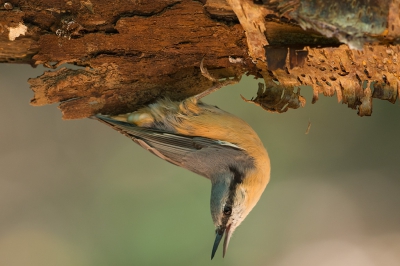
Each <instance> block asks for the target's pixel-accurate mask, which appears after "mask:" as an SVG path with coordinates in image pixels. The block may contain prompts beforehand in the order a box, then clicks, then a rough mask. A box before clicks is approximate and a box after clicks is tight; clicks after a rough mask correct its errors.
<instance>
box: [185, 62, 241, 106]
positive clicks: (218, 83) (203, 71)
mask: <svg viewBox="0 0 400 266" xmlns="http://www.w3.org/2000/svg"><path fill="white" fill-rule="evenodd" d="M203 61H204V57H203V59H201V63H200V71H201V74H202V75H203V76H204V77H206V78H207V79H209V80H211V81H213V82H216V84H215V85H214V86H212V87H211V88H209V89H208V90H205V91H203V92H201V93H199V94H197V95H195V96H193V97H194V98H195V99H196V100H200V99H201V98H203V97H205V96H207V95H209V94H211V93H213V92H214V91H217V90H219V89H220V88H222V87H225V86H227V85H231V84H236V83H238V82H239V81H240V77H235V78H234V79H227V80H224V81H218V80H217V79H216V78H214V77H213V76H211V74H210V73H209V72H208V70H207V68H205V67H204V66H203Z"/></svg>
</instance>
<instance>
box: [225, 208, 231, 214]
mask: <svg viewBox="0 0 400 266" xmlns="http://www.w3.org/2000/svg"><path fill="white" fill-rule="evenodd" d="M224 214H225V215H231V214H232V208H231V207H230V206H225V207H224Z"/></svg>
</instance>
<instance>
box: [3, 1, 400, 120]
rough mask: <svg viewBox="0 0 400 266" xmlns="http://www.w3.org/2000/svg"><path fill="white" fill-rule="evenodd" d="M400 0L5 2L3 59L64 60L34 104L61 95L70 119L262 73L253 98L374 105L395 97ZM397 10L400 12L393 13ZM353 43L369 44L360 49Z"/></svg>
mask: <svg viewBox="0 0 400 266" xmlns="http://www.w3.org/2000/svg"><path fill="white" fill-rule="evenodd" d="M399 6H400V0H395V1H389V0H387V1H369V2H368V3H366V2H365V1H355V0H354V1H347V0H337V1H335V2H331V3H328V2H327V1H322V0H312V1H309V0H307V1H306V0H291V1H289V0H286V1H272V0H271V1H250V0H218V1H191V0H165V1H150V0H120V1H105V0H85V1H75V0H69V1H68V0H66V1H54V0H42V1H39V2H38V1H33V0H25V1H22V0H21V1H18V0H15V1H8V2H2V7H1V9H0V62H17V63H29V64H31V65H33V66H35V65H38V64H43V65H45V66H47V67H49V68H56V67H58V66H60V65H62V64H65V63H70V64H74V65H76V66H81V67H82V68H79V69H68V68H61V69H59V70H55V71H48V72H45V73H44V74H43V75H42V76H40V77H38V78H32V79H30V80H29V82H30V84H31V88H32V90H33V91H34V92H35V96H34V98H33V99H32V102H31V103H32V104H33V105H45V104H50V103H57V102H59V103H60V109H61V111H62V113H63V118H65V119H76V118H84V117H88V116H90V115H93V114H95V113H99V112H101V113H105V114H117V113H123V112H128V111H132V110H134V109H136V108H137V107H138V106H140V105H142V104H146V103H149V102H151V101H153V100H154V99H156V98H157V97H160V96H166V95H168V96H169V97H171V98H172V99H183V98H185V97H188V96H190V95H193V94H196V93H199V92H201V91H203V90H205V89H207V88H208V87H210V86H211V85H212V81H210V80H209V79H207V78H205V77H203V76H202V75H201V73H200V69H199V65H200V61H201V60H202V58H203V57H204V58H205V59H204V65H205V66H206V67H207V68H208V70H209V71H210V72H211V75H212V76H214V77H217V78H228V77H233V76H236V77H240V76H241V75H242V74H243V73H248V74H253V75H256V76H257V77H260V78H261V77H262V78H263V79H264V81H265V85H266V88H265V89H264V88H262V87H260V88H259V91H258V93H257V97H256V98H255V99H253V100H252V102H254V103H256V104H258V105H260V106H262V107H263V108H264V109H266V110H269V111H274V112H284V111H287V110H288V108H298V107H300V106H304V104H305V100H304V98H303V97H302V96H301V95H300V91H299V90H298V91H297V92H294V91H295V90H296V89H295V88H296V87H298V86H299V85H311V86H312V87H313V90H314V98H313V102H315V101H316V100H317V99H318V95H319V93H323V94H324V95H327V96H332V95H334V94H336V95H337V98H338V100H339V101H342V102H343V103H347V104H348V105H349V107H351V108H354V109H358V113H359V115H361V116H362V115H370V114H371V112H372V98H380V99H385V100H389V101H390V102H393V103H394V102H395V101H396V99H397V96H398V95H399V93H400V85H399V84H400V77H399V73H400V67H399V62H398V61H397V56H398V54H399V52H400V48H399V46H398V44H397V43H398V40H399V35H400V34H399V33H400V23H399V21H400V19H399V16H398V14H399ZM396 12H397V13H396ZM350 47H351V48H356V49H361V50H352V49H350Z"/></svg>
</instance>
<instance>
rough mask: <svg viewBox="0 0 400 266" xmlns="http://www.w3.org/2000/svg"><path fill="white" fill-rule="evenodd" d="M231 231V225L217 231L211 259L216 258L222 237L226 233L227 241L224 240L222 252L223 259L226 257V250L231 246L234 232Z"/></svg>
mask: <svg viewBox="0 0 400 266" xmlns="http://www.w3.org/2000/svg"><path fill="white" fill-rule="evenodd" d="M230 229H231V225H228V226H226V227H221V228H219V229H217V231H216V236H215V241H214V246H213V249H212V252H211V259H213V258H214V255H215V252H216V251H217V249H218V246H219V242H221V239H222V236H223V235H224V233H225V239H224V250H223V252H222V257H223V258H224V257H225V254H226V250H227V249H228V245H229V240H230V239H231V235H232V231H231V230H230Z"/></svg>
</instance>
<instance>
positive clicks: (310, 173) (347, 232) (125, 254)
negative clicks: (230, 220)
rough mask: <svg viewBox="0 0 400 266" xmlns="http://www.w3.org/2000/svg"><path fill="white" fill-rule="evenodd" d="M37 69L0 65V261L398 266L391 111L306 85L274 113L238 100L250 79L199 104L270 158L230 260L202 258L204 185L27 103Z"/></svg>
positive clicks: (116, 138) (94, 129)
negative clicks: (239, 125)
mask: <svg viewBox="0 0 400 266" xmlns="http://www.w3.org/2000/svg"><path fill="white" fill-rule="evenodd" d="M42 72H43V69H42V68H40V67H38V68H36V69H32V68H30V67H29V66H24V65H6V64H0V86H1V87H0V103H1V104H0V116H1V121H2V125H1V128H0V265H4V266H14V265H18V266H20V265H35V266H36V265H38V266H39V265H40V266H46V265H52V266H54V265H57V266H63V265H68V266H69V265H74V266H79V265H96V266H102V265H269V266H292V265H296V266H303V265H304V266H313V265H318V266H320V265H327V266H328V265H329V266H331V265H351V266H353V265H360V266H361V265H362V266H371V265H385V266H387V265H389V266H390V265H399V261H400V211H399V208H400V174H399V169H400V161H399V158H400V156H399V155H400V139H399V138H400V123H399V119H400V108H399V103H398V102H397V103H396V104H395V105H392V104H390V103H389V102H386V101H381V100H374V103H373V104H374V106H373V107H374V109H373V115H372V117H363V118H360V117H358V116H357V114H356V111H354V110H351V109H348V108H347V106H345V105H342V104H338V103H337V100H336V98H335V97H333V98H326V97H323V96H321V97H320V100H319V101H318V102H317V103H316V104H314V105H311V104H310V102H311V97H312V93H311V89H303V90H302V94H303V95H304V96H305V97H306V99H307V105H306V107H305V108H302V109H298V110H290V111H288V112H287V113H284V114H271V113H267V112H265V111H263V110H262V109H261V108H259V107H257V106H255V105H252V104H248V103H245V102H243V101H242V100H241V99H240V96H239V94H242V95H244V96H245V97H246V98H251V97H252V96H254V95H255V93H256V90H257V83H258V80H254V79H252V78H251V77H247V78H244V79H243V80H242V82H241V83H240V84H238V85H235V86H231V87H226V88H223V89H221V90H220V91H218V92H216V93H214V94H212V95H210V96H208V97H206V98H205V99H204V101H205V102H207V103H210V104H215V105H218V106H219V107H220V108H222V109H224V110H226V111H229V112H231V113H233V114H236V115H237V116H239V117H241V118H243V119H244V120H246V121H247V122H248V123H249V124H250V125H252V126H253V128H254V129H255V131H256V132H258V134H259V135H260V137H261V139H262V141H263V142H264V145H265V146H266V148H267V150H268V151H269V154H270V157H271V161H272V176H271V182H270V184H269V185H268V187H267V189H266V191H265V193H264V195H263V196H262V198H261V200H260V202H259V203H258V205H257V206H256V207H255V209H254V210H253V211H252V213H251V214H250V215H249V216H248V217H247V219H246V220H245V221H244V222H243V224H242V225H241V226H240V227H239V228H238V229H237V230H236V232H235V234H234V236H233V238H232V240H231V242H230V247H229V250H228V253H227V257H226V258H225V259H222V252H221V249H220V250H219V251H218V252H217V254H216V256H215V258H214V260H213V261H210V255H211V248H212V244H213V241H214V227H213V223H212V220H211V216H210V211H209V197H210V189H211V184H210V182H209V181H208V180H207V179H205V178H202V177H199V176H196V175H195V174H193V173H191V172H188V171H186V170H184V169H180V168H178V167H176V166H173V165H171V164H169V163H166V162H164V161H162V160H161V159H158V158H157V157H155V156H153V155H151V154H150V153H148V152H146V151H144V150H142V149H141V148H140V147H139V146H137V145H135V144H134V143H133V142H132V141H131V140H129V139H128V138H126V137H124V136H123V135H121V134H119V133H117V132H116V131H113V130H112V129H111V128H108V127H106V126H105V125H103V124H101V123H99V122H97V121H92V120H89V119H84V120H77V121H63V120H61V113H60V112H59V110H58V109H57V108H56V106H55V105H54V106H44V107H32V106H30V105H29V100H30V98H31V97H32V95H33V94H32V92H31V91H30V89H29V85H28V84H27V79H28V78H29V77H36V76H37V75H40V74H41V73H42ZM309 120H310V121H311V130H310V133H309V134H308V135H306V134H305V131H306V129H307V125H308V121H309Z"/></svg>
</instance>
